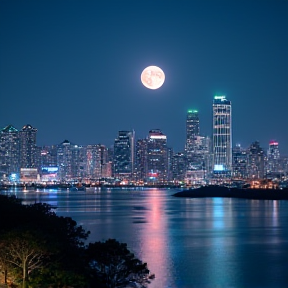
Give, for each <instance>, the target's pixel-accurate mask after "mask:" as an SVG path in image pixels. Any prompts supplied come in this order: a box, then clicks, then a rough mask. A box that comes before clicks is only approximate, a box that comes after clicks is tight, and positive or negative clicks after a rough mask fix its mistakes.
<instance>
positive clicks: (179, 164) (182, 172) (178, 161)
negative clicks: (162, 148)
mask: <svg viewBox="0 0 288 288" xmlns="http://www.w3.org/2000/svg"><path fill="white" fill-rule="evenodd" d="M186 169H187V158H186V155H185V153H183V152H178V153H175V154H174V155H173V160H172V173H173V181H174V182H183V181H184V180H185V176H186Z"/></svg>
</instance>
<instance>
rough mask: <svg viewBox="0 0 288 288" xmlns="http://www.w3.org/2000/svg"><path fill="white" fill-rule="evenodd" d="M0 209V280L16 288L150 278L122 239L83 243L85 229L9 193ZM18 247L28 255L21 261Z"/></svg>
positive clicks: (119, 282)
mask: <svg viewBox="0 0 288 288" xmlns="http://www.w3.org/2000/svg"><path fill="white" fill-rule="evenodd" d="M0 211H1V214H2V215H3V217H0V249H1V247H2V248H3V249H1V251H0V272H1V273H2V275H4V276H3V278H2V280H1V281H2V282H3V283H4V282H10V283H14V284H15V285H16V286H15V287H17V285H20V284H19V283H21V282H22V287H26V285H28V284H29V287H37V288H46V287H47V288H48V287H55V288H56V287H57V288H58V287H59V288H60V287H61V288H62V287H75V288H76V287H77V288H82V287H83V288H84V287H91V288H92V287H99V288H101V287H126V286H127V285H128V284H132V283H138V284H139V285H140V287H145V286H146V285H147V284H148V283H149V282H150V279H152V278H153V276H150V277H149V270H148V269H147V265H146V263H142V262H141V261H140V260H138V259H137V258H135V257H134V254H132V253H131V252H130V251H129V250H128V249H127V245H126V244H125V243H119V242H117V241H116V240H114V239H109V240H107V241H106V242H95V243H92V244H89V245H88V247H85V246H84V241H85V240H86V239H87V238H88V235H89V232H86V231H85V230H84V229H83V228H82V227H81V226H78V225H77V223H76V221H74V220H73V219H72V218H70V217H59V216H57V215H56V213H55V212H54V211H53V209H52V207H51V206H50V205H48V204H45V203H35V204H32V205H22V204H21V200H19V199H17V198H16V197H14V196H12V197H8V196H3V195H0ZM21 249H22V250H23V251H24V252H25V253H27V255H28V254H29V256H28V258H27V259H28V262H27V263H26V262H25V263H26V264H25V265H24V264H23V263H24V261H22V260H23V259H24V258H25V257H24V256H25V255H24V254H23V253H22V254H21V253H20V254H21V255H24V256H23V257H24V258H23V259H22V260H21V257H22V256H19V255H20V254H19V255H18V253H17V252H18V250H19V251H20V250H21ZM29 249H30V250H29ZM31 251H32V252H31ZM33 253H34V254H33ZM31 255H32V256H31ZM29 257H30V258H29ZM25 259H26V258H25ZM21 261H22V262H21ZM29 261H30V262H29ZM0 275H1V274H0ZM17 283H18V284H17ZM0 284H1V283H0ZM139 285H138V286H137V287H139Z"/></svg>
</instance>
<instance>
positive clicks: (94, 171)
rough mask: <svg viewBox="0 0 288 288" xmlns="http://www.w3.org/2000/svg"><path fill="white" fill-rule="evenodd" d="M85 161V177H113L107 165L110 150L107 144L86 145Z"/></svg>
mask: <svg viewBox="0 0 288 288" xmlns="http://www.w3.org/2000/svg"><path fill="white" fill-rule="evenodd" d="M85 163H86V169H85V177H87V178H90V179H97V180H98V179H100V178H102V177H111V173H109V171H108V170H109V167H108V166H107V163H108V150H107V148H106V147H105V145H101V144H96V145H88V146H87V147H86V161H85ZM110 166H111V164H110ZM110 170H111V168H110Z"/></svg>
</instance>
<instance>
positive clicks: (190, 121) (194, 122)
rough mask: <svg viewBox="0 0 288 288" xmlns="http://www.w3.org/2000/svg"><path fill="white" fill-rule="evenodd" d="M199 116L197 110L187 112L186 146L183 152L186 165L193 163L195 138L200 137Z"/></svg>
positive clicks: (195, 146) (195, 148)
mask: <svg viewBox="0 0 288 288" xmlns="http://www.w3.org/2000/svg"><path fill="white" fill-rule="evenodd" d="M199 123H200V122H199V115H198V111H197V110H188V112H187V118H186V144H185V152H186V158H187V161H188V163H191V162H193V156H194V154H195V151H196V150H197V145H196V141H197V139H196V137H197V136H199V135H200V124H199Z"/></svg>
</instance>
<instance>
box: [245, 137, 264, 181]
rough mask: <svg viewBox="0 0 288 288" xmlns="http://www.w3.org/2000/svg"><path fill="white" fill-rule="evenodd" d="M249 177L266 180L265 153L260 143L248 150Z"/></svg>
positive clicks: (254, 144) (255, 143) (252, 145)
mask: <svg viewBox="0 0 288 288" xmlns="http://www.w3.org/2000/svg"><path fill="white" fill-rule="evenodd" d="M247 153H248V177H249V178H251V179H262V178H264V151H263V149H262V148H261V147H260V144H259V142H258V141H255V142H253V143H252V144H251V145H250V147H249V148H248V151H247Z"/></svg>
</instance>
